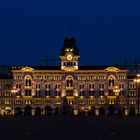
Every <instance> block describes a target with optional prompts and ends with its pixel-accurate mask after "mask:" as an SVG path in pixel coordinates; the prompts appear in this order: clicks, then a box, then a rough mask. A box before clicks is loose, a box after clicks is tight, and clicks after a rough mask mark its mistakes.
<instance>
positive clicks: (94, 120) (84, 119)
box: [0, 115, 140, 140]
mask: <svg viewBox="0 0 140 140" xmlns="http://www.w3.org/2000/svg"><path fill="white" fill-rule="evenodd" d="M139 134H140V118H139V117H137V116H135V117H123V118H122V117H118V116H109V117H107V116H104V117H95V116H77V117H72V116H70V115H65V116H64V115H63V116H43V117H42V116H35V117H31V116H15V117H0V136H1V137H0V139H1V140H63V139H65V140H73V139H77V140H88V139H89V140H90V139H91V140H136V139H139Z"/></svg>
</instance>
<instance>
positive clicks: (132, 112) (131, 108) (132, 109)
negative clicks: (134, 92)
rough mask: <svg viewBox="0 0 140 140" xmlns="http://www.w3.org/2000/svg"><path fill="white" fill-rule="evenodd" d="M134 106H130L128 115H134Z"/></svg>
mask: <svg viewBox="0 0 140 140" xmlns="http://www.w3.org/2000/svg"><path fill="white" fill-rule="evenodd" d="M135 115H136V113H135V107H130V116H135Z"/></svg>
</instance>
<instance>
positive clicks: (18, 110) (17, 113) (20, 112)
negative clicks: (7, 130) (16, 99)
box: [15, 107, 22, 115]
mask: <svg viewBox="0 0 140 140" xmlns="http://www.w3.org/2000/svg"><path fill="white" fill-rule="evenodd" d="M15 115H22V110H21V108H20V107H16V109H15Z"/></svg>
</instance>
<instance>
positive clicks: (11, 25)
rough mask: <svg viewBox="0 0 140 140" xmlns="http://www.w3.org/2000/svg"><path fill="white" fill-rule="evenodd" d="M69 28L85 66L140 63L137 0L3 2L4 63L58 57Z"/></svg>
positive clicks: (0, 45) (0, 43) (0, 59)
mask: <svg viewBox="0 0 140 140" xmlns="http://www.w3.org/2000/svg"><path fill="white" fill-rule="evenodd" d="M69 24H71V26H72V29H71V30H72V35H73V36H75V38H76V40H77V45H78V47H79V50H80V55H81V59H80V64H81V65H103V64H109V65H113V64H116V63H121V64H123V63H124V61H125V62H128V63H132V62H133V61H135V60H137V61H139V62H140V1H139V0H1V1H0V52H1V53H0V65H2V64H10V65H39V64H42V63H40V62H39V61H38V60H40V59H43V58H45V57H46V55H49V56H51V57H58V56H59V54H60V49H61V47H62V45H63V40H64V37H65V36H66V35H67V34H68V25H69ZM52 65H53V64H52Z"/></svg>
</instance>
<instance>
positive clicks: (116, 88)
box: [113, 86, 120, 111]
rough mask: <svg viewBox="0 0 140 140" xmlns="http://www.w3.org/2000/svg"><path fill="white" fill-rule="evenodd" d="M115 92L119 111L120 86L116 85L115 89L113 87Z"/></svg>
mask: <svg viewBox="0 0 140 140" xmlns="http://www.w3.org/2000/svg"><path fill="white" fill-rule="evenodd" d="M113 92H114V93H115V96H116V102H117V103H116V104H117V111H118V96H119V93H120V89H119V88H118V86H116V87H115V88H114V89H113Z"/></svg>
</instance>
